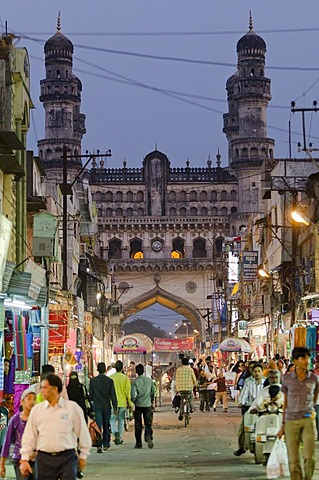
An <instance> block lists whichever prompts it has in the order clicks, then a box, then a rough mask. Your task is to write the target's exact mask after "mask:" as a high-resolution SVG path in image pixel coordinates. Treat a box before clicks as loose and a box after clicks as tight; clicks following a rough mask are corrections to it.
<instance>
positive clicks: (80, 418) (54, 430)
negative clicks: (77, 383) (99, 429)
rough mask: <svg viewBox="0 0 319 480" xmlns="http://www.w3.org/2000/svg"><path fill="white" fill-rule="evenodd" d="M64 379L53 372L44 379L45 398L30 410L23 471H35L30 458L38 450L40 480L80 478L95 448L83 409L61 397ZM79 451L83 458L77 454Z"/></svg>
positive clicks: (21, 463) (23, 445) (43, 392)
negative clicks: (79, 474)
mask: <svg viewBox="0 0 319 480" xmlns="http://www.w3.org/2000/svg"><path fill="white" fill-rule="evenodd" d="M61 392H62V381H61V379H60V377H58V376H57V375H54V374H53V373H50V374H49V375H47V376H46V378H45V379H44V380H42V382H41V393H42V395H43V397H44V401H43V402H41V403H39V404H37V405H35V406H34V407H33V409H32V410H31V412H30V415H29V418H28V421H27V424H26V427H25V430H24V433H23V435H22V442H21V450H20V452H21V461H20V471H21V473H22V475H24V476H27V475H29V474H31V473H32V469H31V466H30V463H29V460H30V458H32V457H33V456H34V452H35V451H37V457H36V463H37V472H38V477H37V478H38V480H56V479H57V478H59V479H60V480H76V478H77V471H78V468H79V469H80V470H81V471H82V470H83V469H84V468H85V466H86V459H87V457H88V455H89V452H90V448H91V438H90V435H89V431H88V428H87V425H86V423H85V420H84V415H83V412H82V409H81V408H80V407H79V405H78V404H77V403H75V402H72V401H70V400H65V399H64V398H62V396H61ZM77 451H78V452H79V454H78V455H79V458H78V455H77Z"/></svg>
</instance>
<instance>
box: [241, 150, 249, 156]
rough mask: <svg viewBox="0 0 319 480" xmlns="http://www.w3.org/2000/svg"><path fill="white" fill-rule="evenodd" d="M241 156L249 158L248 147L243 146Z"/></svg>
mask: <svg viewBox="0 0 319 480" xmlns="http://www.w3.org/2000/svg"><path fill="white" fill-rule="evenodd" d="M241 157H242V158H248V149H247V148H242V149H241Z"/></svg>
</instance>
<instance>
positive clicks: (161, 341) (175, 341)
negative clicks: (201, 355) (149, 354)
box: [154, 337, 194, 352]
mask: <svg viewBox="0 0 319 480" xmlns="http://www.w3.org/2000/svg"><path fill="white" fill-rule="evenodd" d="M185 350H186V351H189V350H194V338H193V337H188V338H154V351H155V352H179V351H181V352H183V351H185Z"/></svg>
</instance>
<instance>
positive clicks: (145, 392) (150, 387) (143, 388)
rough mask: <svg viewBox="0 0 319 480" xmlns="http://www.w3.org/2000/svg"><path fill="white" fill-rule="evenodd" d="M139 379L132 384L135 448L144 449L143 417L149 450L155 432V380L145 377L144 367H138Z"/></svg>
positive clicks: (151, 446) (139, 365)
mask: <svg viewBox="0 0 319 480" xmlns="http://www.w3.org/2000/svg"><path fill="white" fill-rule="evenodd" d="M136 373H137V375H138V378H137V379H136V380H135V381H134V382H133V384H132V392H131V399H132V402H133V403H134V404H135V412H134V422H135V440H136V444H135V448H142V429H143V424H142V416H143V419H144V428H145V442H146V443H147V446H148V448H153V446H154V444H153V430H152V420H153V412H152V404H153V402H154V399H155V395H156V388H155V384H154V382H153V380H152V379H151V378H149V377H144V376H143V374H144V366H143V365H141V364H138V365H137V366H136Z"/></svg>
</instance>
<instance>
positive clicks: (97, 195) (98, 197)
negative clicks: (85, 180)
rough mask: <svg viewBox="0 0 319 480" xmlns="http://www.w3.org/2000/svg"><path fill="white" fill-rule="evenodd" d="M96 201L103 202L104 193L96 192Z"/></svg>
mask: <svg viewBox="0 0 319 480" xmlns="http://www.w3.org/2000/svg"><path fill="white" fill-rule="evenodd" d="M95 199H96V201H97V202H101V200H102V192H100V191H98V192H96V194H95Z"/></svg>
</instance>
